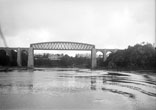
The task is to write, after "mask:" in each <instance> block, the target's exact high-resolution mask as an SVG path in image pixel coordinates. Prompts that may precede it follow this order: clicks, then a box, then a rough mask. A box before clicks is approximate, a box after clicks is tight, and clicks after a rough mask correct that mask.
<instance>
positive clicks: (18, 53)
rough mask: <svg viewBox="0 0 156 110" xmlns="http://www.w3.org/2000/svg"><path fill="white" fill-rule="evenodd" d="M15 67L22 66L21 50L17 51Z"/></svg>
mask: <svg viewBox="0 0 156 110" xmlns="http://www.w3.org/2000/svg"><path fill="white" fill-rule="evenodd" d="M17 66H22V64H21V49H20V48H18V49H17Z"/></svg>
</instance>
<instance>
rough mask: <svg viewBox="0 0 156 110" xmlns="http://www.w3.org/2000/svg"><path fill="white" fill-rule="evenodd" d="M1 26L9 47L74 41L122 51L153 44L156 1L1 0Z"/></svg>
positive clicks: (1, 44) (1, 43) (0, 44)
mask: <svg viewBox="0 0 156 110" xmlns="http://www.w3.org/2000/svg"><path fill="white" fill-rule="evenodd" d="M0 25H1V30H2V31H3V34H4V36H5V38H6V41H7V44H8V46H10V47H29V45H30V44H31V43H37V42H50V41H73V42H83V43H89V44H94V45H95V46H96V48H121V49H123V48H127V46H128V45H134V44H136V43H141V42H143V41H144V42H149V43H152V44H153V43H154V41H155V0H0ZM0 46H4V44H3V42H2V39H1V38H0Z"/></svg>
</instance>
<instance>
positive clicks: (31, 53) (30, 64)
mask: <svg viewBox="0 0 156 110" xmlns="http://www.w3.org/2000/svg"><path fill="white" fill-rule="evenodd" d="M33 67H34V49H33V47H30V48H29V50H28V68H33Z"/></svg>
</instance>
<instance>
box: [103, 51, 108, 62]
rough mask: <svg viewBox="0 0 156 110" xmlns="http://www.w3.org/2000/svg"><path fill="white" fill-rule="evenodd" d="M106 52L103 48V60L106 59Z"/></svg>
mask: <svg viewBox="0 0 156 110" xmlns="http://www.w3.org/2000/svg"><path fill="white" fill-rule="evenodd" d="M106 53H107V52H106V50H104V51H103V61H106V59H107V55H106Z"/></svg>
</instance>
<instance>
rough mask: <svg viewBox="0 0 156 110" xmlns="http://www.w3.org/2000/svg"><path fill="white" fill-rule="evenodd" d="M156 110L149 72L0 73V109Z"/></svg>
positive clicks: (153, 83) (153, 82)
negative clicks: (144, 73) (147, 73)
mask: <svg viewBox="0 0 156 110" xmlns="http://www.w3.org/2000/svg"><path fill="white" fill-rule="evenodd" d="M69 109H70V110H156V79H155V77H154V76H151V75H149V76H148V75H142V74H141V75H140V74H131V73H121V72H107V71H97V70H96V71H91V70H88V69H61V68H59V69H58V68H53V69H37V70H34V71H32V70H23V71H22V70H20V71H19V70H14V71H11V72H0V110H69Z"/></svg>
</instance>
